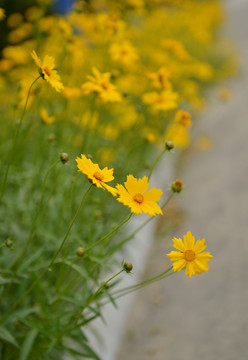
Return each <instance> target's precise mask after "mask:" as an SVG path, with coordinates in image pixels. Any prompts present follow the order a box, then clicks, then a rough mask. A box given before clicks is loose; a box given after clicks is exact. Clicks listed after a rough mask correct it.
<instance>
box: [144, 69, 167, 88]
mask: <svg viewBox="0 0 248 360" xmlns="http://www.w3.org/2000/svg"><path fill="white" fill-rule="evenodd" d="M148 77H149V78H150V79H151V80H152V86H153V87H155V88H157V89H160V88H164V89H171V83H170V81H169V80H168V79H169V78H170V77H171V73H170V72H169V70H168V69H167V67H165V66H162V67H161V68H160V69H159V70H158V71H157V72H154V73H149V74H148Z"/></svg>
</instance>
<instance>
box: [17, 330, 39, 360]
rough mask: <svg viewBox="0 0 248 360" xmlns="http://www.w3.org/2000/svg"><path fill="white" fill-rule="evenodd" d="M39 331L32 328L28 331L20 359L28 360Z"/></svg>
mask: <svg viewBox="0 0 248 360" xmlns="http://www.w3.org/2000/svg"><path fill="white" fill-rule="evenodd" d="M38 333H39V332H38V330H37V329H31V330H30V331H29V332H28V333H27V335H26V337H25V340H24V341H23V344H22V347H21V350H20V354H19V358H18V360H27V359H28V355H29V354H30V351H31V350H32V346H33V344H34V340H35V338H36V336H37V335H38Z"/></svg>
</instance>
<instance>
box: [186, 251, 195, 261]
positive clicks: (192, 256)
mask: <svg viewBox="0 0 248 360" xmlns="http://www.w3.org/2000/svg"><path fill="white" fill-rule="evenodd" d="M184 258H185V260H186V261H194V260H195V252H194V251H193V250H186V251H185V253H184Z"/></svg>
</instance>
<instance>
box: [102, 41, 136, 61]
mask: <svg viewBox="0 0 248 360" xmlns="http://www.w3.org/2000/svg"><path fill="white" fill-rule="evenodd" d="M109 52H110V55H111V58H112V60H113V61H117V62H119V63H121V64H122V65H124V66H126V67H131V66H133V64H134V63H135V61H136V60H137V59H138V58H139V56H138V54H137V50H136V49H135V47H134V46H133V45H132V44H131V43H130V41H128V40H123V41H119V42H116V43H114V44H112V45H111V46H110V48H109Z"/></svg>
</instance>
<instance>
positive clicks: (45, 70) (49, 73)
mask: <svg viewBox="0 0 248 360" xmlns="http://www.w3.org/2000/svg"><path fill="white" fill-rule="evenodd" d="M43 71H44V72H45V73H46V74H47V76H51V73H52V71H51V69H49V67H47V66H44V67H43Z"/></svg>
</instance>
